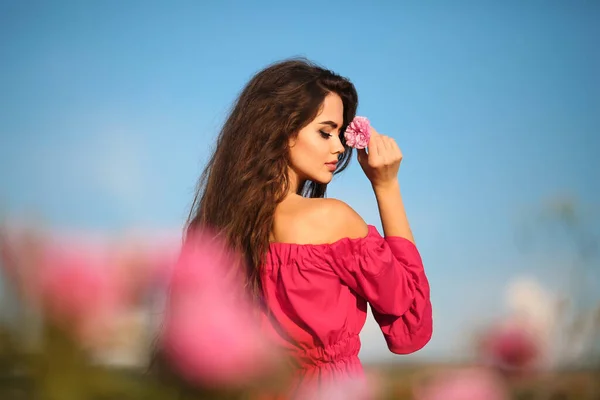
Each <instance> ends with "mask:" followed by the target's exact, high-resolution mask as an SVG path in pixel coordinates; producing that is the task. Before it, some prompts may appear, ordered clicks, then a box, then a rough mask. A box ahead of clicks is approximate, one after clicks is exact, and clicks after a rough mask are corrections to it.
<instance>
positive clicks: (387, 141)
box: [382, 136, 393, 152]
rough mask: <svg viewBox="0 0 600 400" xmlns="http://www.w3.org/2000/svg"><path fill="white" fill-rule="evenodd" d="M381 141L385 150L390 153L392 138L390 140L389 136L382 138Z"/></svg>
mask: <svg viewBox="0 0 600 400" xmlns="http://www.w3.org/2000/svg"><path fill="white" fill-rule="evenodd" d="M382 139H383V145H384V146H385V150H386V151H388V152H391V151H392V149H393V147H392V143H391V141H392V138H390V137H389V136H382Z"/></svg>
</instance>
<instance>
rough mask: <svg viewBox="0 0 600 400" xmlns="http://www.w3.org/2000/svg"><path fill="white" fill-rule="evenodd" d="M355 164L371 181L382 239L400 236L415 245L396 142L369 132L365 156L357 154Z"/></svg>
mask: <svg viewBox="0 0 600 400" xmlns="http://www.w3.org/2000/svg"><path fill="white" fill-rule="evenodd" d="M358 161H359V163H360V165H361V167H362V169H363V171H364V172H365V174H366V175H367V178H369V180H370V181H371V185H372V187H373V191H374V192H375V197H376V199H377V205H378V207H379V215H380V218H381V224H382V225H383V232H384V234H385V236H399V237H402V238H405V239H407V240H409V241H410V242H412V243H413V244H414V238H413V234H412V231H411V229H410V225H409V223H408V218H407V217H406V212H405V210H404V202H403V201H402V195H401V194H400V183H399V182H398V170H399V169H400V162H401V161H402V152H401V151H400V148H399V147H398V145H397V144H396V141H395V140H394V139H392V138H390V137H388V136H384V135H380V134H379V133H378V132H377V131H376V130H375V129H373V128H371V140H370V142H369V148H368V153H367V151H365V150H364V149H362V150H359V151H358Z"/></svg>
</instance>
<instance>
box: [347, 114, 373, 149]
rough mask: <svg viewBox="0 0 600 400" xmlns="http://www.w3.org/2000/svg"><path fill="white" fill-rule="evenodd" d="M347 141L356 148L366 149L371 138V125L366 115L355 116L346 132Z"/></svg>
mask: <svg viewBox="0 0 600 400" xmlns="http://www.w3.org/2000/svg"><path fill="white" fill-rule="evenodd" d="M344 137H345V138H346V143H347V144H348V146H350V147H354V148H356V149H364V148H365V147H367V146H368V145H369V140H370V138H371V125H370V124H369V120H368V119H367V118H365V117H355V118H354V119H353V120H352V122H350V124H349V125H348V127H347V128H346V132H345V133H344Z"/></svg>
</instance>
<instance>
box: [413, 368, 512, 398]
mask: <svg viewBox="0 0 600 400" xmlns="http://www.w3.org/2000/svg"><path fill="white" fill-rule="evenodd" d="M415 399H416V400H484V399H485V400H508V399H509V395H508V390H507V388H506V386H505V385H504V384H503V382H502V380H501V379H500V377H498V376H497V375H495V374H494V373H493V372H492V371H487V370H484V369H475V368H470V369H463V370H457V371H447V372H441V373H438V374H437V375H434V376H433V377H432V379H430V380H427V381H426V382H424V383H422V384H421V385H419V386H417V387H416V388H415Z"/></svg>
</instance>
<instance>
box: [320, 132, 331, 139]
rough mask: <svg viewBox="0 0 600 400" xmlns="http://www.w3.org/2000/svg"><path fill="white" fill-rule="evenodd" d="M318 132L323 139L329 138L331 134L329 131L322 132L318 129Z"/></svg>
mask: <svg viewBox="0 0 600 400" xmlns="http://www.w3.org/2000/svg"><path fill="white" fill-rule="evenodd" d="M319 133H320V134H321V136H322V137H323V139H329V138H330V137H331V136H332V135H331V134H330V133H327V132H323V131H319Z"/></svg>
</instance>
